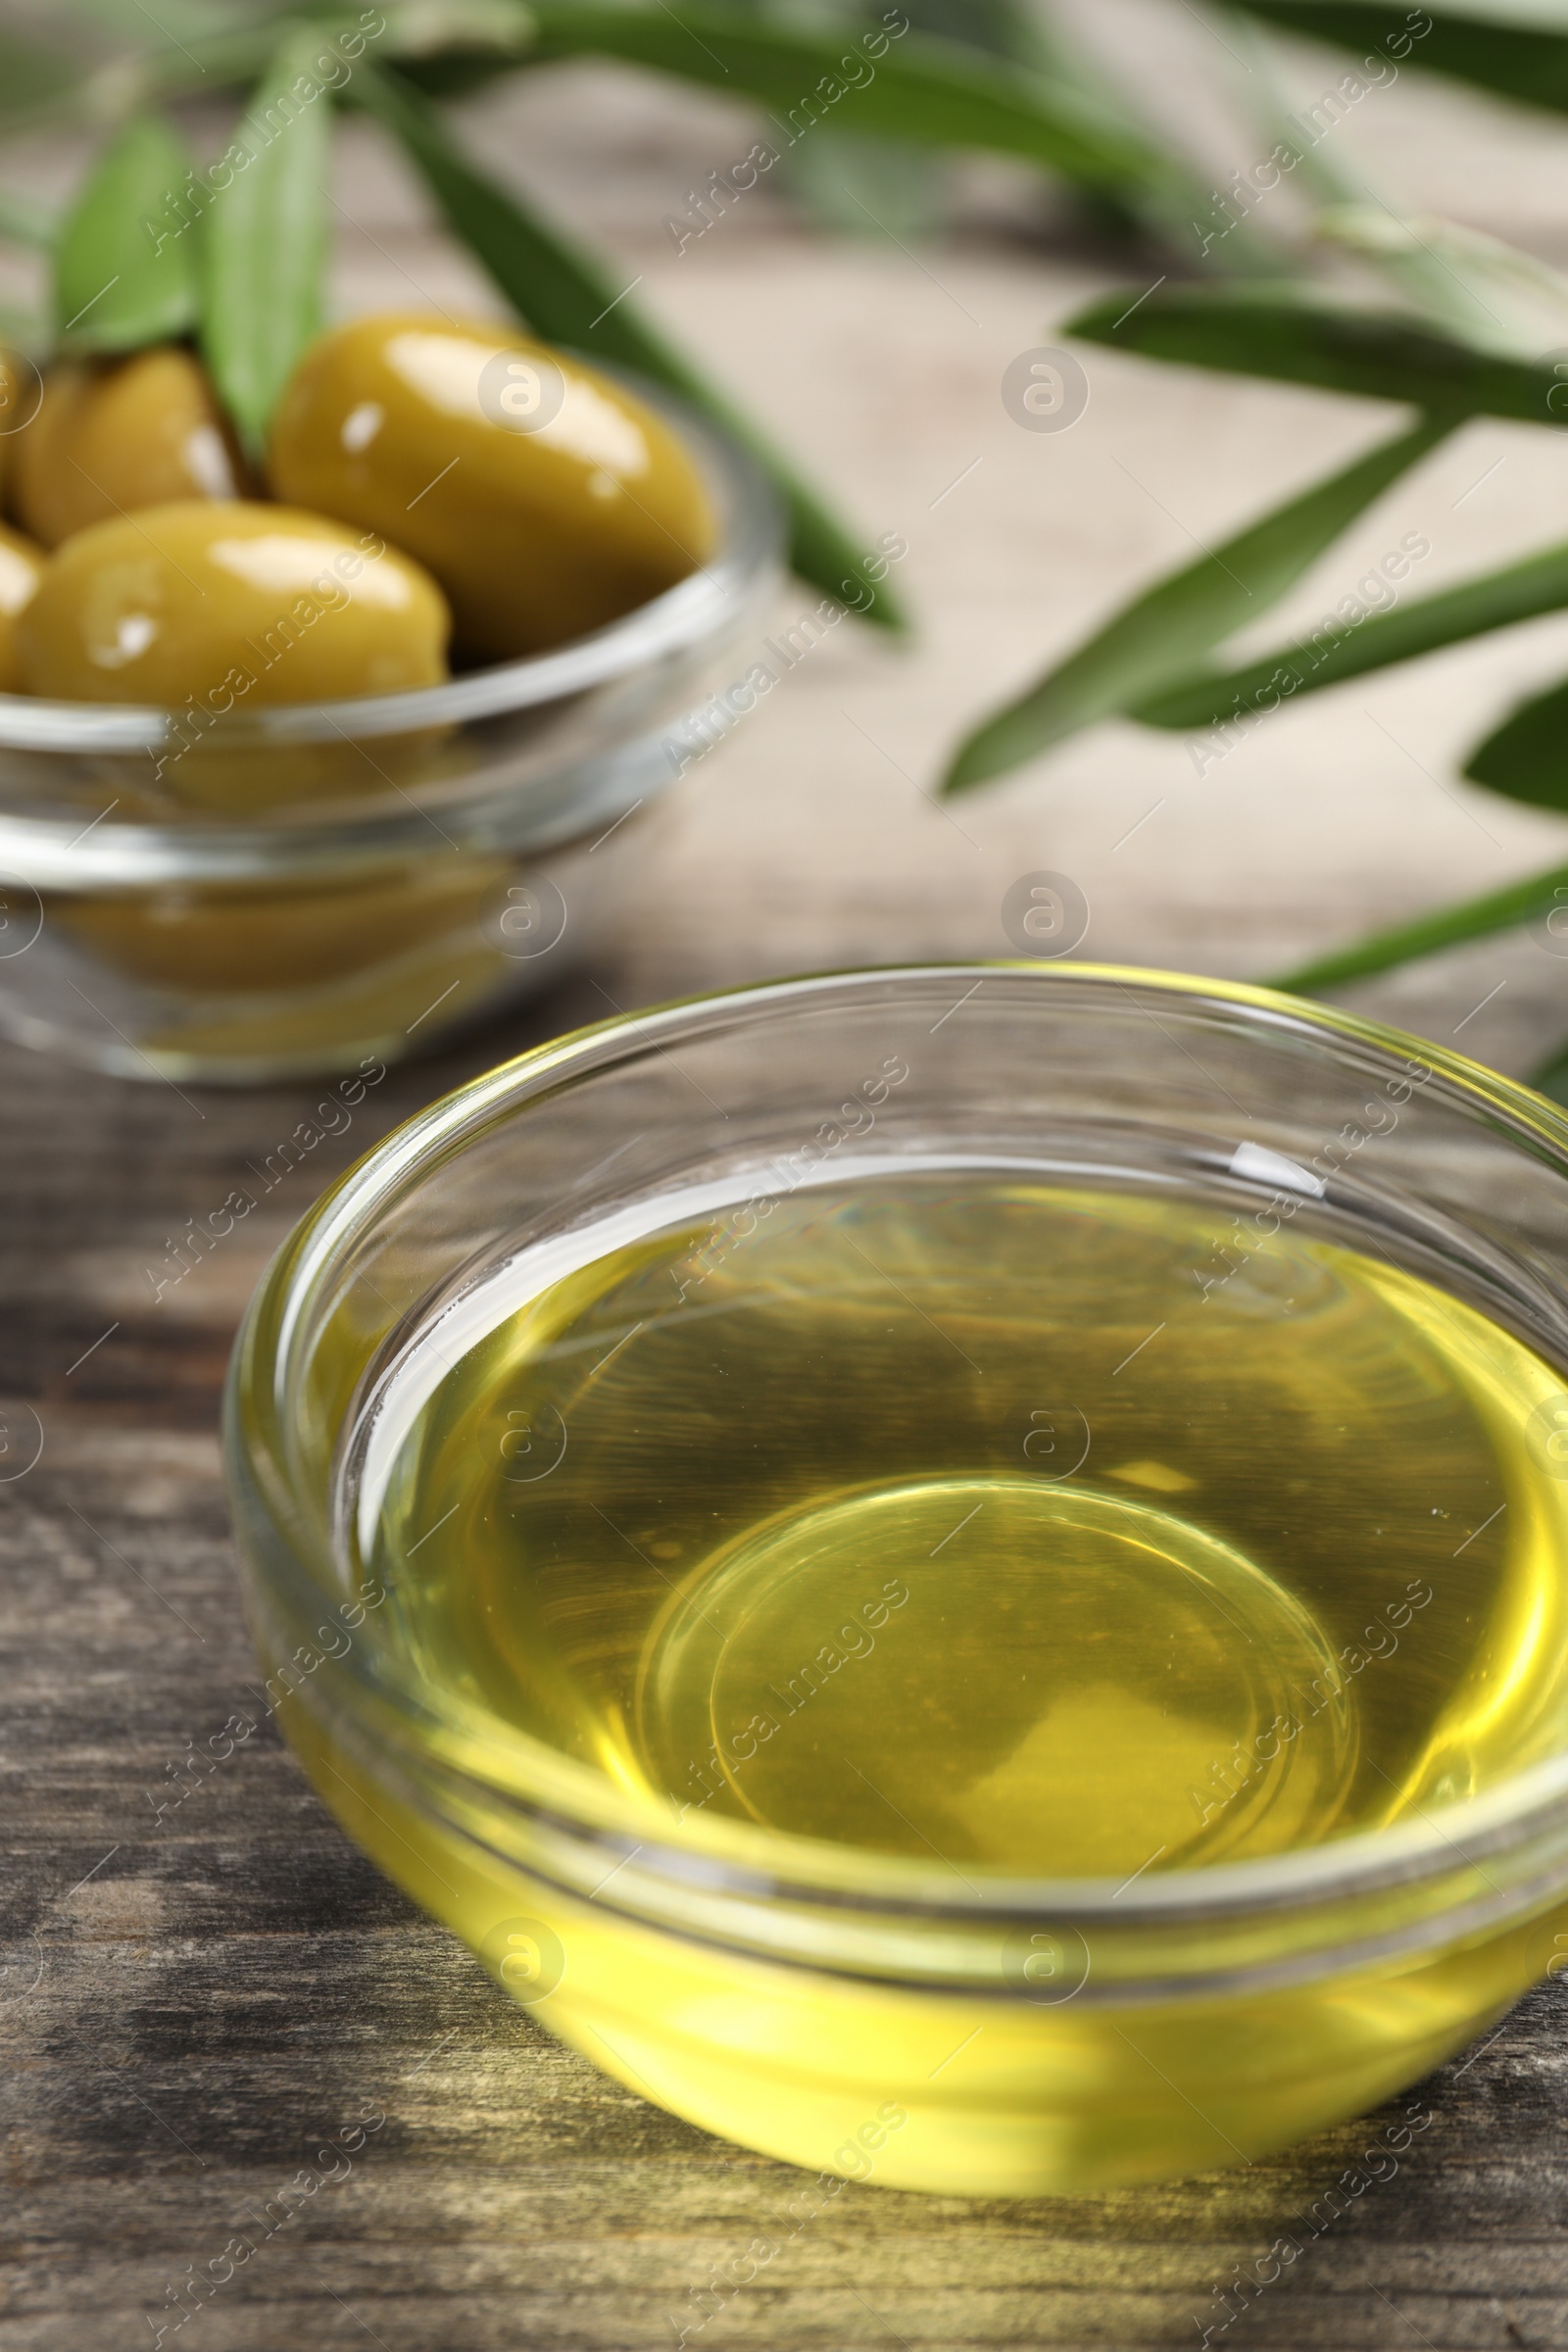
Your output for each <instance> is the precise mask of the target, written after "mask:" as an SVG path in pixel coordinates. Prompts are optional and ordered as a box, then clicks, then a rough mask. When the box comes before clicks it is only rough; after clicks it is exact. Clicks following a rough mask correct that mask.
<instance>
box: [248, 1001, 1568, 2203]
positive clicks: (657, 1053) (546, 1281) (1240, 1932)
mask: <svg viewBox="0 0 1568 2352" xmlns="http://www.w3.org/2000/svg"><path fill="white" fill-rule="evenodd" d="M1565 1236H1568V1119H1565V1118H1564V1116H1563V1114H1562V1113H1561V1112H1560V1111H1559V1110H1558V1109H1557V1108H1555V1107H1554V1106H1553V1105H1552V1104H1550V1103H1546V1102H1544V1101H1543V1100H1542V1099H1541V1098H1540V1097H1538V1096H1536V1095H1533V1094H1531V1093H1530V1092H1529V1091H1528V1090H1526V1089H1524V1088H1521V1087H1518V1086H1515V1085H1513V1084H1511V1083H1510V1082H1508V1081H1507V1080H1504V1079H1502V1078H1499V1077H1496V1076H1495V1075H1494V1074H1492V1073H1491V1072H1488V1071H1485V1070H1483V1069H1481V1068H1479V1067H1477V1066H1475V1065H1474V1064H1471V1063H1468V1062H1466V1061H1464V1060H1462V1059H1460V1058H1459V1057H1457V1056H1456V1055H1453V1054H1446V1053H1445V1052H1443V1051H1441V1050H1440V1049H1438V1048H1436V1047H1433V1046H1429V1045H1426V1044H1423V1043H1421V1042H1420V1041H1418V1040H1416V1039H1414V1038H1410V1037H1404V1036H1400V1035H1398V1034H1397V1033H1395V1032H1393V1031H1390V1030H1387V1029H1382V1028H1379V1027H1376V1026H1374V1025H1372V1024H1370V1023H1368V1022H1365V1021H1361V1020H1358V1019H1356V1018H1354V1017H1353V1016H1352V1015H1350V1014H1348V1013H1345V1012H1342V1011H1340V1010H1338V1009H1335V1008H1331V1007H1324V1006H1319V1005H1305V1004H1301V1003H1298V1002H1295V1001H1293V1000H1291V999H1288V998H1284V997H1278V996H1272V995H1269V994H1266V993H1264V992H1262V991H1259V990H1254V989H1249V988H1245V987H1241V986H1235V985H1231V984H1229V983H1219V982H1210V981H1204V980H1197V979H1190V978H1184V977H1179V976H1172V975H1162V974H1157V973H1148V972H1137V971H1132V970H1116V969H1112V968H1108V967H1100V966H1090V965H1072V964H1059V963H1037V964H1020V965H1013V964H1008V965H994V964H981V965H973V966H964V967H934V968H918V969H909V970H888V971H864V972H856V973H850V974H848V975H842V976H835V977H826V978H816V979H808V980H802V981H796V982H787V983H780V984H777V985H771V986H765V987H758V988H753V989H747V990H742V991H738V992H735V993H732V994H728V995H721V996H714V997H709V998H704V999H701V1000H698V1001H695V1002H693V1003H689V1004H685V1005H673V1006H669V1007H666V1008H663V1009H662V1010H658V1011H653V1012H648V1013H642V1014H637V1015H634V1016H628V1017H625V1018H621V1019H617V1020H613V1021H610V1022H607V1023H605V1024H603V1025H602V1026H601V1027H599V1028H596V1029H591V1030H587V1031H583V1032H581V1033H579V1034H577V1035H575V1036H572V1037H568V1038H565V1039H564V1040H562V1041H560V1042H559V1043H556V1044H553V1045H551V1046H548V1047H545V1048H543V1049H541V1050H539V1051H538V1052H536V1053H533V1054H526V1055H524V1056H523V1057H522V1058H521V1059H519V1060H516V1061H514V1062H511V1063H509V1064H507V1065H505V1066H504V1067H503V1068H501V1069H499V1070H496V1071H494V1072H492V1073H490V1074H489V1075H488V1076H485V1077H483V1078H481V1079H478V1080H476V1081H475V1082H474V1083H473V1084H471V1085H469V1086H467V1087H466V1088H464V1089H463V1090H462V1091H461V1092H459V1093H458V1094H456V1095H453V1096H451V1097H450V1098H448V1099H447V1100H446V1101H445V1102H442V1103H436V1104H435V1105H434V1106H433V1107H432V1108H430V1109H428V1110H426V1111H424V1112H422V1113H421V1114H420V1115H419V1116H418V1117H417V1118H416V1119H414V1120H413V1121H411V1122H410V1123H409V1124H408V1125H407V1126H406V1127H404V1128H402V1129H401V1130H400V1131H399V1132H398V1133H397V1134H395V1135H394V1136H392V1137H391V1138H390V1139H389V1140H388V1141H387V1142H386V1143H384V1144H382V1145H381V1146H380V1147H378V1149H377V1150H376V1151H375V1152H372V1153H371V1154H370V1155H369V1156H368V1158H367V1159H366V1160H365V1161H364V1162H363V1163H362V1164H361V1165H360V1166H359V1167H358V1168H357V1169H355V1170H354V1171H353V1172H352V1173H351V1174H350V1175H349V1176H348V1177H346V1178H345V1179H344V1180H343V1181H342V1183H340V1184H339V1185H338V1186H337V1187H336V1188H335V1190H333V1191H332V1192H330V1193H329V1194H327V1195H326V1197H325V1198H324V1199H323V1200H322V1201H320V1203H319V1205H318V1206H317V1208H316V1209H315V1210H314V1211H313V1212H312V1214H311V1215H310V1216H309V1217H308V1218H307V1220H306V1221H305V1223H304V1224H303V1225H302V1226H301V1227H300V1229H299V1230H298V1232H297V1233H296V1235H295V1236H294V1238H293V1240H292V1242H291V1243H290V1244H289V1246H288V1247H287V1248H286V1249H285V1250H284V1251H283V1252H282V1254H281V1255H280V1256H279V1258H278V1259H277V1261H276V1262H275V1264H274V1265H273V1267H272V1268H271V1270H270V1273H269V1275H268V1277H267V1279H266V1281H265V1283H264V1284H263V1286H262V1289H261V1290H260V1292H259V1293H258V1295H257V1298H256V1299H255V1300H254V1302H253V1304H252V1306H251V1309H250V1312H249V1315H248V1317H247V1320H246V1322H245V1325H244V1328H243V1330H242V1333H241V1336H240V1339H239V1342H238V1345H237V1348H236V1351H235V1357H234V1364H233V1370H232V1375H231V1382H230V1391H229V1405H228V1438H227V1444H228V1458H229V1472H230V1482H231V1491H232V1495H233V1500H234V1507H235V1515H236V1521H237V1526H238V1531H239V1537H240V1543H241V1548H242V1553H243V1556H244V1560H245V1567H246V1579H247V1589H248V1602H249V1608H250V1613H251V1620H252V1624H253V1628H254V1632H255V1637H256V1641H257V1642H258V1645H259V1648H260V1650H261V1653H262V1657H263V1662H264V1666H265V1669H266V1674H267V1678H268V1679H267V1693H266V1695H267V1703H268V1705H269V1706H270V1707H271V1708H272V1709H274V1710H275V1712H276V1713H277V1715H278V1717H279V1719H280V1721H281V1723H282V1725H283V1727H284V1730H285V1732H286V1734H287V1736H288V1738H289V1739H290V1740H291V1741H292V1743H293V1745H294V1747H295V1749H296V1751H297V1752H298V1754H299V1756H300V1758H301V1760H302V1761H303V1763H304V1765H305V1768H306V1770H307V1772H308V1773H309V1774H310V1776H311V1778H312V1780H313V1781H314V1783H315V1785H316V1787H317V1789H319V1792H320V1794H321V1795H322V1797H323V1798H324V1800H325V1801H326V1803H327V1804H328V1805H329V1806H330V1808H331V1809H332V1811H333V1812H334V1813H335V1814H336V1816H337V1817H338V1819H339V1821H340V1822H341V1823H342V1825H343V1826H344V1828H345V1829H346V1830H347V1831H348V1832H349V1834H350V1835H351V1836H352V1837H353V1838H356V1839H357V1840H358V1842H359V1843H360V1844H361V1845H363V1846H364V1847H365V1848H366V1849H367V1850H368V1852H369V1853H370V1854H372V1855H373V1856H374V1857H375V1859H376V1860H377V1861H378V1862H379V1863H380V1864H381V1866H382V1867H383V1868H384V1869H385V1870H386V1871H387V1873H388V1874H389V1875H390V1876H391V1877H392V1878H393V1879H395V1880H396V1881H397V1882H398V1883H399V1884H400V1885H401V1886H402V1887H405V1888H406V1889H407V1890H408V1892H409V1893H410V1894H411V1895H413V1896H414V1898H415V1899H416V1900H417V1901H418V1902H419V1903H421V1904H423V1905H424V1906H425V1908H426V1909H427V1910H429V1911H430V1912H432V1913H434V1915H435V1916H436V1917H437V1918H438V1919H440V1920H442V1921H444V1922H445V1923H446V1924H447V1926H449V1927H450V1928H451V1929H452V1930H453V1931H454V1932H455V1933H456V1934H457V1935H458V1936H461V1937H462V1938H463V1939H464V1940H465V1941H466V1943H468V1944H469V1945H470V1946H471V1947H472V1949H473V1950H474V1952H475V1953H476V1954H477V1955H478V1956H479V1958H480V1959H481V1960H482V1961H483V1962H484V1964H485V1965H486V1966H487V1967H488V1968H489V1969H490V1971H491V1972H492V1974H493V1975H494V1976H495V1978H496V1979H497V1980H498V1982H499V1983H500V1984H501V1985H503V1986H505V1987H506V1988H507V1989H508V1990H509V1991H510V1992H512V1993H513V1994H514V1995H515V1997H516V1998H517V1999H518V2000H520V2001H522V2002H524V2003H526V2004H527V2005H529V2006H530V2007H531V2008H532V2010H533V2012H534V2014H535V2015H536V2016H537V2017H538V2018H539V2019H540V2020H541V2021H542V2022H543V2023H544V2024H545V2025H546V2026H548V2027H549V2028H550V2029H551V2031H553V2032H554V2033H556V2034H560V2035H561V2036H562V2037H563V2038H564V2039H565V2040H566V2041H568V2042H569V2043H571V2044H572V2045H574V2046H575V2047H576V2048H577V2049H579V2050H581V2051H583V2052H585V2053H586V2054H587V2055H588V2056H589V2057H590V2058H591V2059H592V2060H594V2061H595V2063H597V2064H598V2065H599V2066H601V2067H603V2068H605V2069H606V2070H607V2071H608V2072H610V2073H611V2074H613V2075H614V2076H616V2077H618V2078H619V2079H620V2080H621V2081H622V2082H625V2083H627V2084H629V2085H630V2086H631V2087H632V2088H634V2089H635V2090H637V2091H639V2092H641V2093H643V2094H644V2095H646V2096H648V2097H650V2098H652V2099H655V2100H657V2101H659V2102H661V2103H662V2104H663V2105H665V2106H667V2107H669V2108H671V2109H673V2110H674V2111H676V2112H677V2113H678V2114H681V2115H683V2116H686V2117H689V2118H691V2119H692V2120H693V2121H695V2122H697V2123H698V2124H700V2125H703V2126H705V2127H707V2128H708V2129H709V2130H711V2131H715V2132H719V2133H722V2134H724V2135H725V2136H727V2137H729V2138H731V2139H734V2140H738V2141H740V2142H742V2143H744V2144H746V2145H748V2146H751V2147H754V2148H758V2149H761V2150H764V2151H766V2152H767V2153H769V2154H771V2155H774V2156H778V2157H783V2158H786V2159H789V2160H791V2161H793V2162H795V2163H798V2164H802V2165H806V2166H809V2167H810V2168H812V2169H813V2170H816V2171H818V2172H820V2173H822V2174H823V2175H824V2176H827V2177H829V2178H831V2177H845V2176H850V2177H854V2178H857V2179H860V2180H876V2181H880V2182H886V2183H891V2184H897V2185H901V2186H905V2187H917V2188H924V2189H933V2190H943V2191H949V2192H960V2193H972V2194H982V2195H1033V2194H1039V2193H1053V2194H1070V2193H1073V2192H1075V2191H1089V2190H1099V2189H1103V2188H1104V2187H1106V2186H1107V2185H1111V2184H1115V2183H1117V2182H1126V2181H1133V2180H1151V2179H1159V2178H1162V2177H1171V2176H1175V2175H1180V2174H1187V2173H1195V2172H1201V2171H1205V2170H1207V2169H1209V2168H1211V2167H1215V2166H1223V2165H1230V2164H1237V2163H1240V2162H1243V2161H1245V2160H1249V2159H1251V2158H1253V2157H1256V2156H1258V2155H1260V2154H1262V2153H1264V2152H1265V2151H1267V2150H1269V2149H1272V2148H1277V2147H1280V2146H1282V2145H1285V2144H1287V2143H1289V2142H1291V2141H1293V2140H1296V2139H1298V2138H1299V2137H1301V2136H1303V2135H1304V2134H1306V2133H1308V2132H1311V2131H1314V2130H1316V2129H1318V2128H1320V2127H1322V2126H1324V2125H1327V2124H1330V2123H1332V2122H1335V2121H1337V2120H1340V2119H1343V2118H1345V2117H1348V2116H1349V2115H1352V2114H1354V2113H1356V2112H1358V2111H1360V2110H1363V2109H1365V2108H1367V2107H1370V2106H1372V2105H1374V2104H1376V2103H1377V2102H1378V2101H1380V2100H1382V2099H1384V2098H1385V2097H1387V2096H1389V2095H1391V2094H1392V2093H1393V2092H1395V2091H1397V2089H1399V2088H1400V2087H1401V2086H1402V2085H1404V2084H1406V2083H1409V2082H1413V2081H1414V2080H1416V2079H1417V2078H1418V2077H1419V2076H1420V2075H1422V2074H1423V2073H1424V2072H1426V2071H1427V2070H1428V2069H1430V2068H1431V2067H1432V2066H1434V2065H1435V2064H1437V2063H1438V2062H1439V2061H1440V2060H1442V2059H1443V2058H1444V2057H1446V2055H1447V2054H1448V2053H1450V2052H1451V2051H1453V2050H1454V2049H1456V2048H1458V2047H1459V2046H1460V2045H1462V2044H1463V2043H1464V2042H1465V2041H1467V2040H1468V2039H1469V2038H1471V2037H1472V2036H1473V2035H1475V2034H1477V2033H1478V2032H1480V2031H1481V2030H1482V2029H1483V2028H1484V2027H1485V2026H1486V2025H1487V2024H1488V2022H1489V2021H1490V2020H1492V2019H1494V2018H1495V2017H1496V2016H1497V2015H1499V2014H1500V2013H1501V2012H1502V2011H1503V2010H1504V2009H1505V2008H1506V2007H1507V2005H1508V2004H1509V2003H1510V2002H1511V2001H1513V2000H1514V1999H1515V1998H1516V1997H1517V1996H1518V1995H1519V1994H1520V1993H1521V1992H1522V1991H1523V1990H1524V1989H1525V1987H1526V1986H1527V1985H1530V1984H1532V1983H1533V1982H1534V1981H1536V1980H1537V1979H1538V1978H1540V1977H1542V1976H1544V1975H1547V1974H1550V1973H1552V1972H1553V1971H1554V1970H1555V1969H1557V1968H1559V1967H1561V1966H1562V1965H1564V1958H1563V1956H1564V1955H1565V1954H1568V1277H1565V1268H1564V1258H1563V1243H1564V1238H1565Z"/></svg>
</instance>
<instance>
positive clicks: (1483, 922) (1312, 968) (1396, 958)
mask: <svg viewBox="0 0 1568 2352" xmlns="http://www.w3.org/2000/svg"><path fill="white" fill-rule="evenodd" d="M1564 894H1568V865H1554V866H1551V867H1549V868H1548V870H1547V871H1546V872H1545V873H1544V874H1532V875H1531V877H1530V879H1529V880H1528V881H1526V882H1510V883H1509V884H1508V885H1507V887H1506V889H1504V890H1493V891H1489V892H1487V894H1486V896H1485V897H1484V898H1479V899H1467V900H1465V901H1464V902H1463V903H1462V904H1461V905H1460V906H1457V907H1444V908H1443V909H1442V911H1441V912H1440V913H1438V914H1423V915H1419V916H1418V917H1417V918H1416V920H1415V921H1414V922H1412V923H1397V924H1395V925H1394V926H1393V928H1392V929H1390V930H1387V931H1374V932H1372V933H1371V934H1370V935H1369V936H1368V937H1367V938H1366V939H1361V940H1357V941H1356V943H1355V945H1354V946H1353V947H1349V948H1341V949H1338V950H1337V951H1336V952H1335V953H1334V954H1333V955H1332V956H1315V957H1314V958H1313V960H1312V961H1311V962H1310V963H1303V964H1299V965H1298V966H1297V967H1296V969H1295V970H1294V971H1289V972H1282V973H1281V974H1280V975H1279V977H1278V978H1277V979H1274V980H1271V981H1269V983H1268V986H1269V987H1270V988H1281V989H1287V990H1289V991H1290V992H1291V993H1292V994H1293V995H1295V996H1299V997H1310V996H1316V995H1318V994H1319V993H1320V992H1321V991H1322V990H1323V989H1325V988H1338V987H1341V986H1343V984H1344V983H1345V982H1346V981H1347V980H1362V979H1365V978H1366V977H1367V975H1368V974H1369V973H1372V972H1387V971H1392V970H1393V968H1394V966H1395V965H1396V964H1399V963H1408V962H1410V961H1411V960H1412V958H1413V957H1415V956H1436V955H1437V954H1438V953H1439V952H1440V951H1441V950H1442V949H1444V948H1457V947H1462V946H1463V944H1464V943H1465V941H1466V940H1470V939H1487V938H1490V937H1492V936H1493V935H1494V934H1495V933H1496V932H1498V931H1512V930H1513V929H1515V928H1516V927H1517V925H1519V924H1520V923H1528V922H1532V921H1534V920H1535V919H1536V918H1537V917H1538V916H1541V915H1546V914H1550V913H1551V912H1552V910H1553V909H1554V908H1555V907H1561V906H1562V904H1563V896H1564Z"/></svg>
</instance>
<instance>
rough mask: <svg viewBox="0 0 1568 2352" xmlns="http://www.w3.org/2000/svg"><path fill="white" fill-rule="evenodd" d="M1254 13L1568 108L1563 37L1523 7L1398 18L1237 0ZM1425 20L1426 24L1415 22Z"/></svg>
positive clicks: (1367, 10)
mask: <svg viewBox="0 0 1568 2352" xmlns="http://www.w3.org/2000/svg"><path fill="white" fill-rule="evenodd" d="M1237 5H1238V6H1240V7H1242V8H1245V9H1246V10H1247V11H1248V13H1249V14H1250V15H1251V16H1254V17H1261V18H1262V19H1263V20H1264V21H1265V22H1266V23H1267V24H1270V25H1279V26H1281V27H1282V28H1283V29H1284V30H1286V31H1288V32H1304V33H1308V34H1310V35H1311V36H1312V37H1313V38H1314V39H1315V40H1320V41H1332V42H1333V43H1335V44H1336V46H1338V47H1342V48H1346V49H1352V50H1354V51H1355V52H1356V53H1357V54H1358V55H1360V56H1363V57H1366V56H1375V55H1377V54H1378V52H1380V51H1381V52H1382V53H1383V55H1384V56H1386V57H1391V58H1394V59H1397V60H1399V61H1401V62H1402V63H1404V64H1407V65H1412V66H1425V67H1426V68H1428V69H1429V71H1431V72H1433V73H1446V74H1451V75H1452V76H1453V77H1454V79H1456V80H1459V81H1470V82H1475V83H1477V84H1479V86H1480V87H1481V88H1482V89H1484V90H1496V91H1498V92H1499V93H1500V94H1501V95H1502V96H1503V97H1505V98H1522V99H1524V100H1525V101H1526V102H1527V104H1529V105H1531V106H1542V107H1548V108H1554V109H1556V110H1557V111H1559V112H1561V111H1565V110H1568V40H1564V38H1563V35H1562V33H1561V32H1551V31H1546V30H1542V31H1538V30H1537V29H1536V28H1535V27H1534V26H1533V25H1523V24H1521V23H1520V22H1519V16H1520V14H1521V13H1522V12H1519V11H1517V10H1514V9H1506V10H1505V9H1498V8H1492V7H1489V6H1488V5H1487V0H1468V5H1467V6H1466V7H1465V8H1464V9H1462V10H1458V11H1454V10H1448V9H1444V8H1431V7H1426V8H1419V9H1410V10H1408V11H1407V12H1405V13H1404V14H1403V15H1402V16H1401V15H1399V14H1397V13H1396V12H1395V11H1392V10H1390V9H1388V8H1385V7H1378V6H1370V7H1369V6H1366V5H1364V4H1362V5H1357V0H1237ZM1423 20H1424V23H1425V29H1424V30H1418V29H1417V25H1419V24H1420V23H1422V21H1423Z"/></svg>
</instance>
